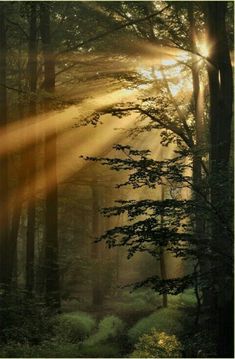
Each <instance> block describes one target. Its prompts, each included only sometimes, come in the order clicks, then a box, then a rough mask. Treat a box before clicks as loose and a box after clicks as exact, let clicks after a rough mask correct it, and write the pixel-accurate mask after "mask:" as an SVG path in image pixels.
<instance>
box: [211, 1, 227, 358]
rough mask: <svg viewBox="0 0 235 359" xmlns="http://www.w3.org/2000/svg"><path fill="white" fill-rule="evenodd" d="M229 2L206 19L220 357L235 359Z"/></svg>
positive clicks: (220, 4)
mask: <svg viewBox="0 0 235 359" xmlns="http://www.w3.org/2000/svg"><path fill="white" fill-rule="evenodd" d="M226 7H227V2H206V3H205V10H206V11H205V15H206V19H207V33H208V37H209V40H208V41H209V44H210V45H211V48H210V55H209V60H210V62H209V64H208V77H209V89H210V188H211V203H212V205H213V207H214V208H215V209H216V211H217V212H218V213H219V214H220V217H221V219H222V220H221V221H218V220H215V216H213V217H212V221H211V222H212V241H213V245H214V247H215V249H216V252H217V253H221V252H222V254H216V255H215V256H214V263H213V264H214V270H213V274H214V283H215V291H216V294H217V296H216V298H217V303H216V304H217V308H216V318H217V328H218V332H217V335H218V340H217V342H218V348H217V349H218V356H219V357H221V356H222V357H233V339H234V337H233V324H234V323H233V272H232V263H233V259H232V255H233V236H232V234H231V232H230V229H229V227H230V225H231V222H232V216H231V214H232V206H231V207H230V205H229V197H230V196H229V193H228V189H229V188H231V187H230V182H231V178H230V174H229V157H230V144H231V126H232V105H233V75H232V66H231V60H230V53H229V47H228V40H227V33H226V23H225V16H226Z"/></svg>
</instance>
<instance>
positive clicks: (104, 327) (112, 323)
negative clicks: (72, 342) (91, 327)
mask: <svg viewBox="0 0 235 359" xmlns="http://www.w3.org/2000/svg"><path fill="white" fill-rule="evenodd" d="M124 327H125V325H124V323H123V321H122V320H121V319H119V318H118V317H116V316H114V315H110V316H107V317H105V318H104V319H102V320H101V321H100V323H99V326H98V330H97V332H96V333H95V334H93V335H91V336H90V337H89V338H88V339H87V340H85V342H84V345H85V346H93V345H96V344H97V343H103V342H106V341H107V340H109V341H112V340H114V339H115V341H116V340H117V339H118V337H120V336H121V335H122V333H123V329H124Z"/></svg>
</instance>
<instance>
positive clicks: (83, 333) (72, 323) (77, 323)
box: [55, 312, 96, 343]
mask: <svg viewBox="0 0 235 359" xmlns="http://www.w3.org/2000/svg"><path fill="white" fill-rule="evenodd" d="M95 325H96V321H95V319H94V318H92V316H91V315H89V314H87V313H84V312H73V313H64V314H61V315H59V316H58V317H57V318H56V320H55V336H56V337H57V338H58V339H59V340H62V341H65V342H69V343H78V342H79V341H81V340H84V339H85V338H87V337H88V336H89V335H90V334H91V332H92V330H93V329H94V328H95Z"/></svg>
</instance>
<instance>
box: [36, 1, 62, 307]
mask: <svg viewBox="0 0 235 359" xmlns="http://www.w3.org/2000/svg"><path fill="white" fill-rule="evenodd" d="M40 32H41V38H42V44H43V56H44V90H45V91H46V95H48V96H49V95H50V96H51V95H52V94H53V93H54V91H55V56H54V51H53V46H52V40H51V29H50V3H48V2H43V3H40ZM44 105H45V111H48V110H49V109H50V107H51V99H50V98H49V97H48V98H46V99H45V101H44ZM44 162H45V163H44V167H45V177H46V194H45V195H46V200H45V202H46V213H45V217H46V218H45V221H46V224H45V225H46V229H45V267H46V268H45V277H46V286H45V287H46V302H47V305H48V307H49V308H51V309H52V310H55V311H59V310H60V284H59V264H58V184H57V165H56V164H57V134H56V128H54V132H53V133H52V134H51V136H50V138H45V159H44ZM49 169H50V175H49V174H48V170H49ZM51 183H53V188H51Z"/></svg>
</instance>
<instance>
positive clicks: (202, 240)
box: [188, 3, 212, 308]
mask: <svg viewBox="0 0 235 359" xmlns="http://www.w3.org/2000/svg"><path fill="white" fill-rule="evenodd" d="M188 19H189V24H190V29H189V37H190V42H191V46H192V52H193V53H194V54H196V53H197V52H198V51H197V44H196V38H197V34H196V26H195V14H194V6H193V3H188ZM199 70H200V62H199V61H198V56H197V55H192V83H193V100H194V101H193V105H194V116H195V145H194V148H193V149H192V150H193V198H194V201H195V208H196V209H195V222H194V235H195V243H196V244H197V249H198V263H199V266H200V273H201V274H202V276H203V275H204V273H208V272H209V271H210V263H209V260H208V255H207V253H208V252H207V249H208V246H209V243H208V245H207V246H206V242H208V239H207V238H208V237H209V234H208V233H206V220H205V216H203V215H202V212H201V211H202V209H203V207H204V208H205V202H204V199H203V198H204V196H207V194H206V193H205V189H204V187H203V175H202V155H201V153H202V151H203V147H204V146H205V132H206V129H205V126H204V123H203V111H204V107H203V96H204V91H203V88H202V86H203V85H202V84H201V83H200V78H199ZM202 300H203V305H204V306H205V308H206V307H208V306H210V305H212V298H211V295H210V291H209V290H207V289H206V288H202Z"/></svg>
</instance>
